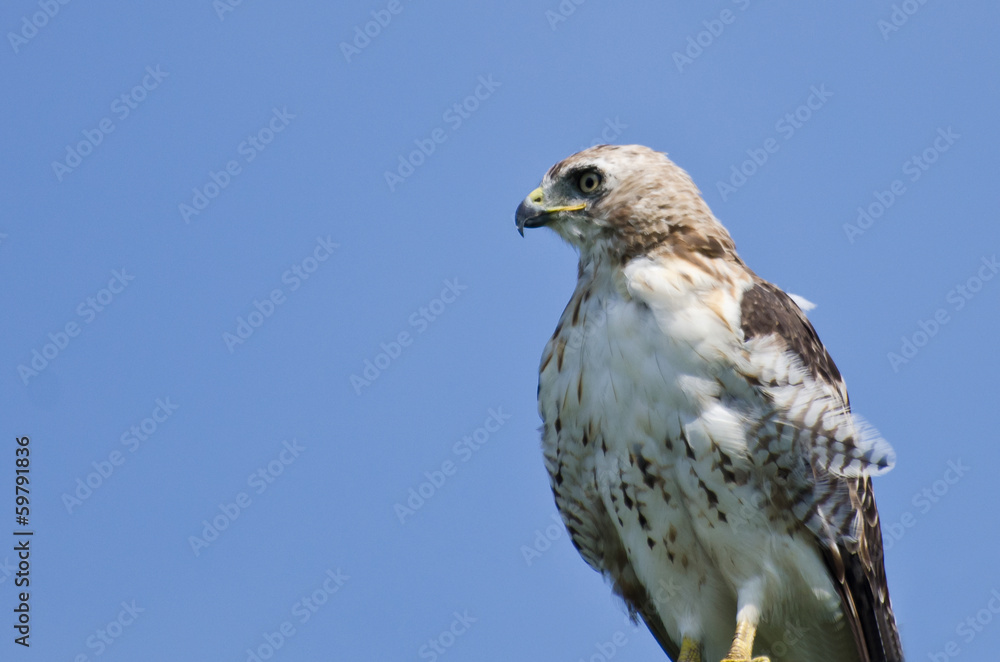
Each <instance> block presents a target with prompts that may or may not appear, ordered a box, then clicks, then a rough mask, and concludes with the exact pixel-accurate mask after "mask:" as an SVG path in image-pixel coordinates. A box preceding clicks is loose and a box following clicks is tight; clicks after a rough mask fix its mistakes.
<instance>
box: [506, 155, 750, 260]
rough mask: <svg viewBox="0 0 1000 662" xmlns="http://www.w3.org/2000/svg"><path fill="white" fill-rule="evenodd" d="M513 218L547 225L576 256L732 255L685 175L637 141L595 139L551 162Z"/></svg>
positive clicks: (525, 223)
mask: <svg viewBox="0 0 1000 662" xmlns="http://www.w3.org/2000/svg"><path fill="white" fill-rule="evenodd" d="M514 220H515V222H516V223H517V229H518V231H519V232H520V233H521V234H522V235H524V228H537V227H542V226H548V227H551V228H552V229H553V230H555V231H556V232H557V233H559V235H560V236H561V237H562V238H563V239H565V240H566V241H568V242H569V243H571V244H573V245H574V246H576V247H577V249H578V250H579V251H580V254H581V257H586V256H594V257H596V256H598V255H601V254H604V255H608V256H612V257H616V258H618V259H622V260H626V259H629V258H631V257H635V256H638V255H647V254H651V253H653V252H656V251H668V252H687V251H695V252H701V253H705V252H706V251H707V252H708V253H711V254H712V255H711V257H724V256H727V255H729V256H732V257H734V258H735V247H734V246H733V241H732V239H731V238H730V237H729V233H728V232H726V229H725V228H724V227H723V226H722V224H721V223H719V222H718V221H717V220H716V219H715V217H714V216H713V215H712V212H711V210H710V209H709V208H708V205H706V204H705V201H704V200H702V199H701V194H700V193H699V192H698V189H697V187H696V186H695V185H694V182H692V181H691V178H690V177H689V176H688V174H687V173H686V172H684V171H683V170H682V169H680V168H679V167H677V165H675V164H674V163H673V162H672V161H671V160H670V159H668V158H667V155H666V154H664V153H663V152H657V151H654V150H652V149H650V148H648V147H644V146H642V145H598V146H596V147H591V148H590V149H585V150H583V151H582V152H578V153H576V154H574V155H573V156H570V157H569V158H567V159H565V160H563V161H561V162H559V163H557V164H556V165H554V166H552V168H550V169H549V171H548V172H547V173H545V177H544V178H542V185H541V186H539V187H538V188H536V189H535V190H534V191H532V192H531V193H529V194H528V197H527V198H525V199H524V201H523V202H522V203H521V204H520V206H518V208H517V212H516V214H515V217H514ZM736 259H738V258H736Z"/></svg>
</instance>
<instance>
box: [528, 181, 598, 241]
mask: <svg viewBox="0 0 1000 662" xmlns="http://www.w3.org/2000/svg"><path fill="white" fill-rule="evenodd" d="M586 207H587V205H586V204H579V205H572V206H567V207H545V195H544V194H543V193H542V188H541V187H540V186H539V187H538V188H536V189H535V190H534V191H532V192H531V193H529V194H528V197H527V198H525V199H524V201H523V202H521V204H519V205H518V206H517V211H516V212H515V213H514V222H515V223H516V224H517V231H518V232H520V233H521V236H522V237H523V236H524V228H540V227H542V226H543V225H546V224H548V222H549V221H551V220H552V215H553V214H556V213H558V212H561V211H580V210H581V209H586Z"/></svg>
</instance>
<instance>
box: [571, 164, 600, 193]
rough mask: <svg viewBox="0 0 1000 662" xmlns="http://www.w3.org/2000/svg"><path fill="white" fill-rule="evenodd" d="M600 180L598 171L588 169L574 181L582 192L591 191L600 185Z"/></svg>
mask: <svg viewBox="0 0 1000 662" xmlns="http://www.w3.org/2000/svg"><path fill="white" fill-rule="evenodd" d="M601 181H602V179H601V175H600V173H598V172H595V171H593V170H588V171H587V172H585V173H583V174H582V175H580V179H578V180H577V181H576V186H577V188H579V189H580V190H581V191H582V192H584V193H593V192H594V191H596V190H597V187H598V186H600V185H601Z"/></svg>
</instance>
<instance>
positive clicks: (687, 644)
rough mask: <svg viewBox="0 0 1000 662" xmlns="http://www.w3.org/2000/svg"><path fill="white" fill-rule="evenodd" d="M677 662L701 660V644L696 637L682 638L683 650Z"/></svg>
mask: <svg viewBox="0 0 1000 662" xmlns="http://www.w3.org/2000/svg"><path fill="white" fill-rule="evenodd" d="M677 662H701V646H700V645H699V644H698V642H697V641H695V640H694V639H689V638H688V637H684V638H683V639H682V640H681V652H680V654H679V655H678V656H677Z"/></svg>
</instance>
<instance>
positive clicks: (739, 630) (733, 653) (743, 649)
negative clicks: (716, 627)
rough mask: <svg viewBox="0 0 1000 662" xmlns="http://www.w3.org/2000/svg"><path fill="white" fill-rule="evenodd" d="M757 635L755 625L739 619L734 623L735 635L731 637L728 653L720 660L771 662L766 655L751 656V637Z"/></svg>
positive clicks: (726, 661) (728, 661)
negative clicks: (731, 643) (731, 642)
mask: <svg viewBox="0 0 1000 662" xmlns="http://www.w3.org/2000/svg"><path fill="white" fill-rule="evenodd" d="M756 635H757V627H756V626H755V625H753V624H751V623H750V621H747V620H741V621H739V622H738V623H737V624H736V636H735V637H733V645H732V646H730V647H729V654H728V655H726V659H724V660H722V662H771V659H770V658H768V657H764V656H760V657H754V658H751V657H750V656H751V655H752V654H753V639H754V637H755V636H756Z"/></svg>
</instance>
